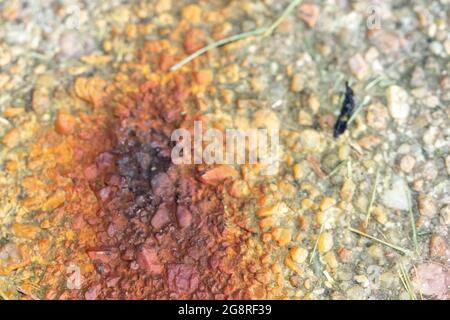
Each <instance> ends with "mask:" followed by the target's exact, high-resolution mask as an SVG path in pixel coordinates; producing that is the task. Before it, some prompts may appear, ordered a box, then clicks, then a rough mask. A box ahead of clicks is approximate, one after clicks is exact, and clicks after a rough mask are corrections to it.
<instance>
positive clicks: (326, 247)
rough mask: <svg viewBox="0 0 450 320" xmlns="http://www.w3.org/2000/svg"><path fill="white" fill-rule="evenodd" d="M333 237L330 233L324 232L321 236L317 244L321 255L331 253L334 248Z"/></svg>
mask: <svg viewBox="0 0 450 320" xmlns="http://www.w3.org/2000/svg"><path fill="white" fill-rule="evenodd" d="M333 244H334V243H333V236H332V235H331V233H330V232H324V233H322V234H321V235H320V236H319V240H318V242H317V249H318V250H319V252H321V253H325V252H327V251H330V250H331V248H333Z"/></svg>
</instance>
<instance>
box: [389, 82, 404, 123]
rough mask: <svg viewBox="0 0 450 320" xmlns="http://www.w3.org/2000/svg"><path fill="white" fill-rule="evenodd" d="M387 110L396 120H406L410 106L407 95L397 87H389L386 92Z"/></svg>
mask: <svg viewBox="0 0 450 320" xmlns="http://www.w3.org/2000/svg"><path fill="white" fill-rule="evenodd" d="M386 96H387V102H388V108H389V112H390V114H391V116H392V117H393V118H394V119H397V120H404V119H406V118H408V116H409V112H410V106H409V103H408V98H409V96H408V93H407V92H406V91H405V89H403V88H401V87H399V86H395V85H393V86H390V87H389V88H388V89H387V90H386Z"/></svg>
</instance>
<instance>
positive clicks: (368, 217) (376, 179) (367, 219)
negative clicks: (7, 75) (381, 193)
mask: <svg viewBox="0 0 450 320" xmlns="http://www.w3.org/2000/svg"><path fill="white" fill-rule="evenodd" d="M379 179H380V168H378V169H377V173H376V176H375V183H374V185H373V189H372V195H371V197H370V202H369V205H368V206H367V216H366V221H365V224H364V225H365V227H366V228H367V226H368V225H369V220H370V213H371V212H372V207H373V203H374V202H375V196H376V194H377V187H378V180H379Z"/></svg>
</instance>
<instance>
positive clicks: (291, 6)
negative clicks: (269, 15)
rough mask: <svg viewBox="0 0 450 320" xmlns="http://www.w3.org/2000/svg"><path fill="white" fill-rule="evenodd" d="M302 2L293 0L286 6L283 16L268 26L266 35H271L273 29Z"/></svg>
mask: <svg viewBox="0 0 450 320" xmlns="http://www.w3.org/2000/svg"><path fill="white" fill-rule="evenodd" d="M300 2H302V0H293V1H292V2H291V3H290V4H289V5H288V6H287V7H286V9H284V11H283V13H282V14H281V16H280V17H279V18H278V19H277V20H276V21H275V22H274V23H272V24H271V25H270V26H269V27H268V28H267V30H266V31H265V32H264V36H268V35H271V34H272V32H273V30H275V29H276V28H277V27H278V26H279V25H280V23H281V22H282V21H283V20H284V19H285V18H286V17H287V16H288V15H289V14H290V13H291V11H292V10H294V9H295V7H297V6H298V5H299V4H300Z"/></svg>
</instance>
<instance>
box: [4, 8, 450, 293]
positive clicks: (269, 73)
mask: <svg viewBox="0 0 450 320" xmlns="http://www.w3.org/2000/svg"><path fill="white" fill-rule="evenodd" d="M288 3H289V1H275V0H265V1H264V0H262V1H255V0H252V1H250V0H246V1H220V0H217V1H170V0H155V1H134V2H133V3H132V4H130V3H128V2H127V1H75V0H73V1H69V0H61V1H50V0H48V1H39V4H37V1H1V0H0V114H1V117H0V136H1V142H2V143H1V145H0V166H1V168H2V170H1V172H0V184H1V188H0V199H1V205H0V296H1V297H2V298H4V299H19V298H21V299H73V298H83V299H84V298H85V299H106V298H113V299H117V298H122V299H126V298H138V299H143V298H152V299H170V298H182V299H190V298H199V299H223V298H229V297H232V298H273V299H279V298H288V299H448V297H449V290H448V288H449V285H450V270H449V257H450V252H449V250H450V249H449V224H450V179H449V176H450V155H449V148H450V131H449V130H450V120H449V118H450V90H449V89H450V75H449V73H448V71H449V70H450V59H449V58H450V33H449V26H450V2H449V1H448V0H440V1H437V0H435V1H418V0H417V1H395V2H390V1H380V0H373V1H345V0H344V1H338V0H335V1H332V0H329V1H327V0H322V1H303V2H302V3H301V4H300V5H299V6H298V7H297V8H295V9H294V10H293V12H291V13H290V14H289V15H288V16H287V17H286V18H285V19H284V20H283V22H282V23H281V24H280V25H279V26H278V28H277V29H276V30H275V31H274V33H273V34H272V35H270V36H266V37H253V38H249V39H246V40H243V41H239V42H235V43H232V44H229V45H227V46H225V47H221V48H219V49H214V50H211V51H209V52H208V53H207V54H205V55H204V56H202V57H201V58H198V59H196V60H194V61H192V62H190V63H189V64H188V65H186V66H185V67H183V68H182V69H180V70H179V71H177V72H170V71H169V68H170V66H172V65H173V64H174V63H176V62H178V61H179V60H180V59H182V58H183V57H185V56H186V55H188V54H190V53H193V52H194V51H196V50H198V49H200V48H201V47H202V46H204V45H205V44H206V43H210V42H212V41H214V40H218V39H221V38H224V37H227V36H230V35H233V34H237V33H240V32H244V31H251V30H254V29H256V28H260V27H264V26H268V25H270V23H272V22H273V21H274V20H275V19H276V18H277V17H278V16H279V15H280V14H281V12H282V11H283V9H284V8H285V7H286V6H287V5H288ZM346 81H348V82H349V84H350V86H351V87H352V89H353V91H354V99H355V104H356V111H355V116H354V117H353V118H352V120H351V121H350V122H349V124H348V130H346V131H345V132H344V133H343V134H342V135H340V136H339V137H338V138H334V137H333V127H334V124H335V122H336V119H337V117H338V115H339V112H340V109H341V105H342V101H343V94H344V92H345V82H346ZM185 115H186V116H185ZM199 118H201V119H203V120H204V122H205V123H206V124H208V126H210V127H214V128H217V129H219V130H224V129H225V128H231V127H237V128H242V129H246V128H261V127H266V128H275V129H279V131H280V142H281V150H280V153H281V159H282V161H281V164H280V170H279V172H278V174H276V175H272V176H264V175H261V172H260V168H258V166H256V167H255V166H251V165H242V166H240V167H239V166H235V167H234V168H231V167H225V166H217V167H210V166H204V165H198V166H187V167H186V168H183V169H180V168H179V167H177V166H175V165H170V163H167V161H166V160H167V157H168V154H167V152H170V151H168V150H169V149H168V148H169V145H170V143H169V142H168V141H167V137H166V138H162V137H164V136H167V134H170V131H171V130H173V129H174V128H175V127H177V126H183V127H187V128H190V125H189V123H191V122H192V120H193V119H199ZM150 129H151V130H150ZM150 131H151V132H152V133H151V134H150V133H149V132H150ZM155 152H156V153H155ZM147 158H148V160H146V159H147ZM146 161H147V162H148V163H147V162H146ZM169 162H170V161H169ZM149 164H151V166H152V168H153V167H154V168H157V169H155V170H154V171H153V173H151V172H150V171H148V170H147V171H145V170H144V171H142V172H141V169H139V168H141V167H142V168H144V167H145V166H149ZM139 166H141V167H139ZM142 170H143V169H142ZM164 186H172V187H167V188H168V189H164ZM190 188H191V189H195V192H193V193H192V194H191V191H189V190H190ZM149 190H151V191H149ZM161 190H163V191H161ZM175 193H176V194H177V198H176V200H175V198H174V197H175V196H174V194H175ZM205 199H209V201H206V200H205ZM173 206H174V208H172V207H173ZM175 207H176V208H175ZM163 209H164V210H163ZM414 230H416V231H414ZM367 235H369V237H367ZM370 236H371V237H372V238H370ZM415 239H416V240H415ZM202 256H203V257H204V259H203V258H201V257H202ZM68 268H69V269H70V270H69V271H68ZM216 269H219V271H220V272H217V271H216ZM74 270H75V271H77V272H78V273H81V275H82V281H81V283H80V286H75V288H74V287H73V286H70V285H69V282H70V283H71V284H73V283H72V282H73V281H72V280H73V277H74V276H73V275H72V272H73V271H74ZM77 272H75V273H74V274H75V275H76V273H77ZM236 274H239V275H236ZM75 282H76V281H75Z"/></svg>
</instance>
